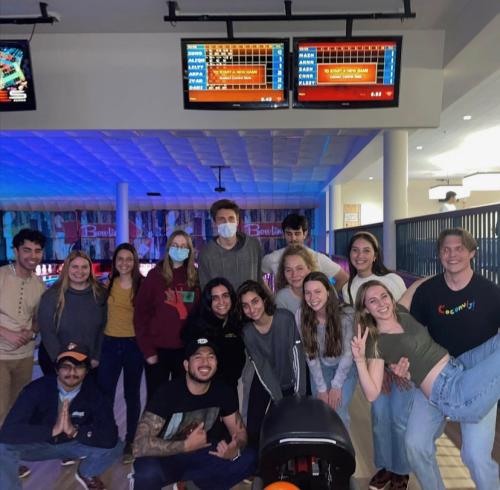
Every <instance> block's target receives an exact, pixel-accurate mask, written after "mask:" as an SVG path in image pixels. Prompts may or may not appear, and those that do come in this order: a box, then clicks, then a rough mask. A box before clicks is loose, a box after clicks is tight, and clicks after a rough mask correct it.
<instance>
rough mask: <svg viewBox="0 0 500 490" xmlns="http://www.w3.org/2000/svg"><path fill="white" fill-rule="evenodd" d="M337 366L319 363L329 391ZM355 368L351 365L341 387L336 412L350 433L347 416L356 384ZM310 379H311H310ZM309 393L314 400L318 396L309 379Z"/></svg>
mask: <svg viewBox="0 0 500 490" xmlns="http://www.w3.org/2000/svg"><path fill="white" fill-rule="evenodd" d="M337 367H338V365H337V366H326V365H325V364H323V363H321V370H322V372H323V379H324V380H325V384H326V386H327V387H328V389H330V387H331V386H332V379H333V378H334V377H335V373H336V372H337ZM357 373H358V372H357V371H356V366H355V365H354V364H353V365H352V366H351V370H350V371H349V374H348V375H347V378H346V379H345V381H344V384H343V385H342V401H341V403H340V407H339V408H338V410H337V413H338V414H339V417H340V418H341V419H342V422H343V423H344V425H345V428H346V429H347V431H348V432H349V431H350V427H351V417H350V416H349V406H350V405H351V399H352V395H353V393H354V390H355V389H356V383H357V382H358V376H357ZM311 378H312V377H311ZM311 393H312V396H314V397H315V398H316V397H317V396H318V389H317V388H316V385H315V384H314V381H312V379H311Z"/></svg>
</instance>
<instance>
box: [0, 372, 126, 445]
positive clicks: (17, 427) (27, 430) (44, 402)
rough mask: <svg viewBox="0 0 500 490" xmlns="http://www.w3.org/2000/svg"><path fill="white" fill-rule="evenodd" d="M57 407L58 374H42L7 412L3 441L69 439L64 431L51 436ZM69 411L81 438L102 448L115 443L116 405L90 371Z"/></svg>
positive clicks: (0, 436) (0, 431)
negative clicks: (106, 395) (109, 400)
mask: <svg viewBox="0 0 500 490" xmlns="http://www.w3.org/2000/svg"><path fill="white" fill-rule="evenodd" d="M58 407H59V390H58V388H57V378H56V376H53V375H49V376H43V377H41V378H38V379H36V380H35V381H32V382H31V383H30V384H29V385H27V386H26V387H25V388H24V389H23V391H22V392H21V394H20V395H19V397H18V398H17V400H16V402H15V404H14V406H13V407H12V409H11V410H10V412H9V414H8V415H7V418H6V419H5V422H4V424H3V426H2V428H1V429H0V442H2V443H7V444H29V443H36V442H48V443H51V444H59V443H64V442H68V441H70V440H71V439H68V438H67V437H66V435H65V434H60V435H59V436H56V437H52V428H53V427H54V425H55V423H56V421H57V415H58ZM69 413H70V417H71V422H72V423H73V425H77V426H78V435H77V436H76V440H77V441H78V442H80V443H82V444H86V445H87V446H94V447H102V448H111V447H114V446H116V443H117V442H118V428H117V426H116V423H115V418H114V414H113V408H112V407H111V404H110V403H109V402H108V401H107V400H106V398H105V397H104V395H103V394H102V393H101V391H100V390H99V389H98V388H97V386H96V385H95V383H94V381H93V380H92V378H91V377H90V376H88V375H87V377H86V378H85V379H84V381H83V384H82V388H81V390H80V392H79V393H78V395H76V397H75V398H74V399H73V400H72V401H71V404H70V406H69Z"/></svg>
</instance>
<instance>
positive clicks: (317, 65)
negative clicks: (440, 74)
mask: <svg viewBox="0 0 500 490" xmlns="http://www.w3.org/2000/svg"><path fill="white" fill-rule="evenodd" d="M401 46H402V37H401V36H397V37H370V38H368V37H354V38H349V39H346V38H294V40H293V60H294V63H293V65H294V83H293V107H298V108H317V109H323V108H324V109H330V108H335V109H356V108H371V107H374V108H377V107H397V106H398V102H399V77H400V70H401Z"/></svg>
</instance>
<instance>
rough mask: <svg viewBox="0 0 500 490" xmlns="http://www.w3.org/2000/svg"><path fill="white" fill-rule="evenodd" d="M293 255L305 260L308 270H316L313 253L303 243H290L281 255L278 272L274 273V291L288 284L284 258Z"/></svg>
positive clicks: (316, 265)
mask: <svg viewBox="0 0 500 490" xmlns="http://www.w3.org/2000/svg"><path fill="white" fill-rule="evenodd" d="M293 255H297V256H298V257H301V258H302V260H303V261H304V262H305V264H306V266H307V267H308V269H309V272H313V271H317V270H318V264H317V263H316V259H315V258H314V256H313V254H312V253H311V252H309V250H307V248H305V247H304V246H303V245H298V244H296V243H295V244H292V245H288V247H286V248H285V251H284V252H283V255H282V256H281V260H280V263H279V266H278V273H277V274H276V291H279V290H280V289H283V288H285V287H286V286H288V282H287V280H286V277H285V260H286V258H287V257H291V256H293Z"/></svg>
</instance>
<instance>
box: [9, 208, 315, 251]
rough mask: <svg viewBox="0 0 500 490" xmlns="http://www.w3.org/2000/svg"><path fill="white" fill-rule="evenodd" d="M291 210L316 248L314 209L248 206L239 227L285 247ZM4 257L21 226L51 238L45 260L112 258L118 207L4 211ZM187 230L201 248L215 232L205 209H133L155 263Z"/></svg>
mask: <svg viewBox="0 0 500 490" xmlns="http://www.w3.org/2000/svg"><path fill="white" fill-rule="evenodd" d="M289 213H300V214H304V215H305V216H306V217H307V219H308V221H309V227H310V229H311V237H310V239H309V242H308V245H309V246H311V247H313V248H314V246H315V241H316V237H315V234H314V209H245V210H242V211H241V214H240V229H241V231H244V232H245V233H247V234H249V235H251V236H255V237H257V238H258V239H259V240H260V242H261V244H262V248H263V251H264V253H268V252H270V251H272V250H275V249H276V248H280V247H282V246H284V243H285V242H284V239H283V236H282V232H281V222H282V221H283V219H284V218H285V217H286V216H287V215H288V214H289ZM0 215H1V220H0V222H1V241H0V242H1V243H0V261H5V260H13V259H14V251H13V249H12V239H13V237H14V236H15V234H16V233H17V232H18V231H19V230H21V229H22V228H35V229H38V230H40V231H41V232H42V233H43V234H44V235H45V236H46V237H47V244H46V246H45V261H62V260H64V258H65V257H66V255H68V253H69V252H70V251H71V250H74V249H82V250H84V251H85V252H87V253H88V254H89V255H90V257H91V258H92V260H110V259H111V257H112V255H113V250H114V249H115V245H116V244H115V236H116V226H115V213H114V211H2V212H1V214H0ZM179 228H180V229H183V230H185V231H186V232H187V233H189V234H190V235H191V236H192V238H193V242H194V245H195V248H196V249H197V250H200V249H201V247H202V246H203V244H204V243H205V242H206V241H207V240H210V239H211V238H212V237H213V235H214V230H213V227H212V220H211V218H210V214H209V212H208V211H207V210H179V209H171V210H152V211H131V212H130V213H129V239H130V242H131V243H133V244H134V246H135V247H136V249H137V252H138V253H139V257H140V258H141V260H143V261H157V260H159V259H160V258H161V257H162V256H163V253H164V249H165V243H166V240H167V237H168V236H169V235H170V234H171V233H172V232H173V231H174V230H176V229H179Z"/></svg>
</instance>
